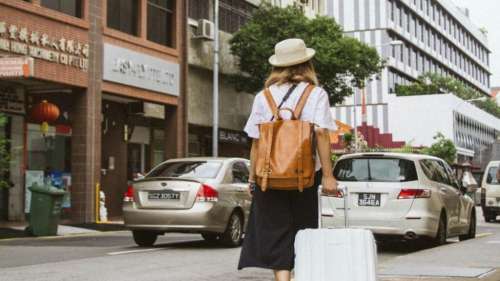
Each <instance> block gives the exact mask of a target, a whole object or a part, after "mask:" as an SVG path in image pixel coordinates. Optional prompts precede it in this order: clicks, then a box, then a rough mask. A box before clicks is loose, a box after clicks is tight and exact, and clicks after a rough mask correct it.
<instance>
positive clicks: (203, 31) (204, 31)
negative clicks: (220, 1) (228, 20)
mask: <svg viewBox="0 0 500 281" xmlns="http://www.w3.org/2000/svg"><path fill="white" fill-rule="evenodd" d="M195 37H196V38H200V39H207V40H214V23H213V22H211V21H209V20H206V19H200V20H198V28H197V29H196V36H195Z"/></svg>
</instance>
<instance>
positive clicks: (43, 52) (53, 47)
mask: <svg viewBox="0 0 500 281" xmlns="http://www.w3.org/2000/svg"><path fill="white" fill-rule="evenodd" d="M0 51H7V52H11V53H15V54H20V55H25V56H30V57H34V58H38V59H42V60H46V61H50V62H54V63H59V64H64V65H68V66H72V67H76V68H78V69H81V70H83V71H87V69H88V64H89V63H88V57H89V44H85V43H81V42H77V41H75V40H69V39H66V38H51V37H49V35H47V34H46V33H42V34H41V33H39V32H38V31H35V30H28V29H27V28H26V27H20V26H17V25H14V24H8V23H6V22H4V21H0Z"/></svg>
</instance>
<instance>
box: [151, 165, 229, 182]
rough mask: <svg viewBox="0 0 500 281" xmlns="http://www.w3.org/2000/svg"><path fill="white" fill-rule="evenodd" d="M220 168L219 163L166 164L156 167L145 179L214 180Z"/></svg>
mask: <svg viewBox="0 0 500 281" xmlns="http://www.w3.org/2000/svg"><path fill="white" fill-rule="evenodd" d="M221 166H222V162H220V161H179V162H166V163H163V164H161V165H160V166H158V167H156V168H155V169H154V170H153V171H151V172H150V173H149V174H148V175H147V176H146V177H147V178H156V177H174V178H215V177H217V174H218V173H219V170H220V168H221Z"/></svg>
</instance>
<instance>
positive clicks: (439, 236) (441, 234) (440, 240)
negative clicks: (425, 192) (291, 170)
mask: <svg viewBox="0 0 500 281" xmlns="http://www.w3.org/2000/svg"><path fill="white" fill-rule="evenodd" d="M446 239H447V228H446V215H445V214H444V213H441V217H440V218H439V226H438V231H437V233H436V237H434V241H433V243H432V244H433V245H434V246H436V247H437V246H441V245H444V244H445V243H446Z"/></svg>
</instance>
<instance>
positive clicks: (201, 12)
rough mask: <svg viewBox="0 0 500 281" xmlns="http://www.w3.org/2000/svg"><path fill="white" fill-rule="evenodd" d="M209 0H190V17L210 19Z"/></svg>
mask: <svg viewBox="0 0 500 281" xmlns="http://www.w3.org/2000/svg"><path fill="white" fill-rule="evenodd" d="M208 4H209V1H207V0H189V8H188V9H189V11H188V13H189V17H190V18H192V19H195V20H198V19H208V18H209V13H210V6H209V5H208Z"/></svg>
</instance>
